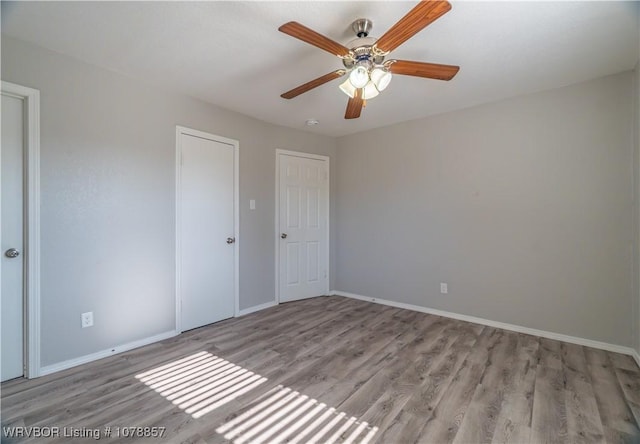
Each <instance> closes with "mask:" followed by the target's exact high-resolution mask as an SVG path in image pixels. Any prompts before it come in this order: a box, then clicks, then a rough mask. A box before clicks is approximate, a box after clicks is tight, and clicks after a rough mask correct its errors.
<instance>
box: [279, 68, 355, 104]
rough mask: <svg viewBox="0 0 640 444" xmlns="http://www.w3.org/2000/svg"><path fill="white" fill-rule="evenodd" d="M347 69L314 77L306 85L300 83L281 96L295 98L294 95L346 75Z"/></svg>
mask: <svg viewBox="0 0 640 444" xmlns="http://www.w3.org/2000/svg"><path fill="white" fill-rule="evenodd" d="M345 73H346V71H345V70H344V69H337V70H335V71H333V72H330V73H328V74H325V75H323V76H321V77H318V78H317V79H313V80H312V81H310V82H307V83H305V84H304V85H300V86H298V87H297V88H293V89H292V90H291V91H287V92H286V93H284V94H281V95H280V97H282V98H283V99H293V98H294V97H297V96H299V95H300V94H303V93H306V92H307V91H310V90H312V89H313V88H317V87H318V86H320V85H324V84H325V83H327V82H330V81H332V80H334V79H337V78H340V77H342V76H343V75H345Z"/></svg>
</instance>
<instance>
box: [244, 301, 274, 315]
mask: <svg viewBox="0 0 640 444" xmlns="http://www.w3.org/2000/svg"><path fill="white" fill-rule="evenodd" d="M276 305H278V303H277V302H276V301H271V302H267V303H265V304H260V305H255V306H253V307H249V308H245V309H244V310H240V311H239V312H238V313H237V314H236V317H238V316H244V315H248V314H249V313H255V312H256V311H260V310H265V309H267V308H271V307H275V306H276Z"/></svg>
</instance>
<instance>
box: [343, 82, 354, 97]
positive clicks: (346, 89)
mask: <svg viewBox="0 0 640 444" xmlns="http://www.w3.org/2000/svg"><path fill="white" fill-rule="evenodd" d="M340 89H341V90H342V92H343V93H345V94H346V95H348V96H349V97H350V98H352V99H353V96H355V95H356V89H355V88H354V87H353V85H352V84H351V81H350V80H349V79H347V80H345V81H344V82H342V83H341V84H340Z"/></svg>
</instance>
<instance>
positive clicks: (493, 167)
mask: <svg viewBox="0 0 640 444" xmlns="http://www.w3.org/2000/svg"><path fill="white" fill-rule="evenodd" d="M632 134H633V123H632V73H631V72H626V73H622V74H618V75H614V76H609V77H605V78H601V79H597V80H593V81H589V82H586V83H581V84H577V85H573V86H568V87H565V88H561V89H557V90H552V91H546V92H540V93H536V94H532V95H528V96H522V97H518V98H514V99H510V100H505V101H502V102H499V103H493V104H488V105H483V106H478V107H474V108H470V109H466V110H461V111H457V112H452V113H448V114H443V115H438V116H434V117H430V118H426V119H422V120H418V121H413V122H408V123H403V124H398V125H393V126H389V127H387V128H382V129H378V130H374V131H368V132H366V133H362V134H357V135H353V136H347V137H343V138H340V139H339V140H338V161H337V176H338V177H337V186H338V190H339V193H338V196H337V197H338V202H337V211H338V216H337V222H338V225H337V229H336V230H334V232H335V233H336V237H337V239H336V240H337V243H338V246H339V248H338V250H337V253H336V256H335V259H336V262H337V264H336V265H337V270H338V276H337V279H336V283H335V289H336V290H340V291H345V292H351V293H356V294H360V295H364V296H369V297H377V298H383V299H390V300H393V301H399V302H404V303H409V304H415V305H419V306H426V307H431V308H436V309H441V310H447V311H452V312H455V313H460V314H467V315H472V316H477V317H481V318H486V319H490V320H495V321H501V322H507V323H512V324H517V325H521V326H526V327H531V328H537V329H542V330H547V331H551V332H557V333H563V334H568V335H574V336H579V337H582V338H588V339H593V340H599V341H604V342H609V343H613V344H619V345H625V346H630V345H632V342H633V339H632V337H633V334H632V329H633V326H632V312H631V307H632V298H633V297H634V296H632V276H633V271H632V268H633V264H632V244H633V236H634V234H633V230H634V228H633V210H632V205H631V202H632V201H633V168H632V166H631V165H632V156H633V147H632V143H633V142H632ZM440 282H447V283H448V284H449V294H448V295H441V294H440V293H439V283H440Z"/></svg>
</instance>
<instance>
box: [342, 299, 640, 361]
mask: <svg viewBox="0 0 640 444" xmlns="http://www.w3.org/2000/svg"><path fill="white" fill-rule="evenodd" d="M331 294H332V295H335V296H344V297H347V298H352V299H360V300H362V301H368V302H375V303H376V304H382V305H389V306H391V307H396V308H404V309H406V310H413V311H419V312H422V313H428V314H433V315H436V316H443V317H445V318H451V319H458V320H460V321H466V322H472V323H474V324H481V325H487V326H489V327H494V328H501V329H503V330H510V331H515V332H518V333H525V334H528V335H533V336H540V337H542V338H547V339H554V340H556V341H564V342H569V343H570V344H576V345H583V346H586V347H592V348H598V349H601V350H606V351H610V352H615V353H622V354H625V355H631V356H633V357H634V358H635V360H636V362H638V366H640V357H639V356H638V352H637V351H635V350H634V349H633V348H631V347H625V346H622V345H616V344H609V343H607V342H600V341H594V340H592V339H585V338H579V337H576V336H569V335H565V334H561V333H554V332H550V331H546V330H538V329H535V328H529V327H522V326H520V325H515V324H507V323H504V322H498V321H492V320H490V319H484V318H478V317H475V316H468V315H463V314H458V313H453V312H449V311H444V310H437V309H435V308H428V307H421V306H419V305H413V304H406V303H404V302H396V301H389V300H386V299H380V298H371V297H367V296H362V295H359V294H354V293H347V292H344V291H336V290H334V291H332V292H331Z"/></svg>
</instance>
